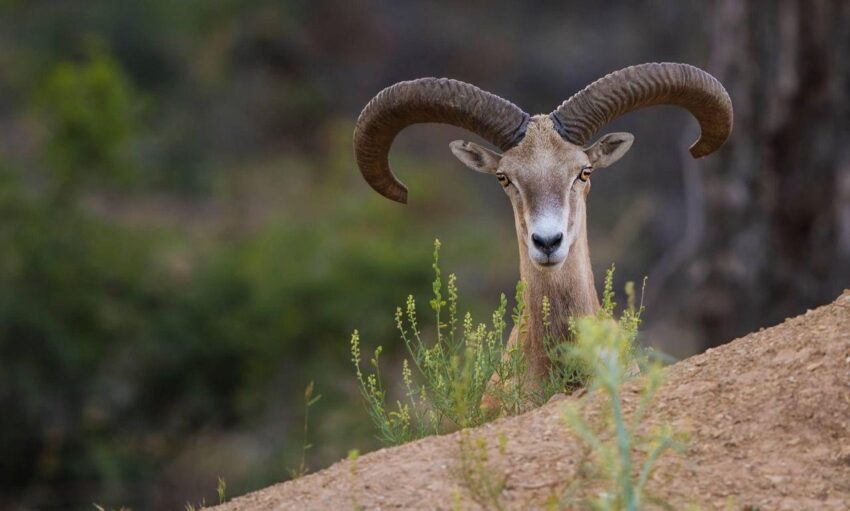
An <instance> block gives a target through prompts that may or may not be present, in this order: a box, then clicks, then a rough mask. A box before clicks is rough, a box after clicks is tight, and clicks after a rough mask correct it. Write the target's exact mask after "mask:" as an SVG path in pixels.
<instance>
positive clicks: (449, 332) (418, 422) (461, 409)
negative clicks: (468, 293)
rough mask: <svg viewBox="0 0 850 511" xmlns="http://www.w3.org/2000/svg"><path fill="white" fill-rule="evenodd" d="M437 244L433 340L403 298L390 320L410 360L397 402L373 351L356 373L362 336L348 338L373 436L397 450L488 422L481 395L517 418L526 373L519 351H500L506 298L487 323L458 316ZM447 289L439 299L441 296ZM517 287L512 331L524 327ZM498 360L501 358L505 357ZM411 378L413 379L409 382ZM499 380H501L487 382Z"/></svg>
mask: <svg viewBox="0 0 850 511" xmlns="http://www.w3.org/2000/svg"><path fill="white" fill-rule="evenodd" d="M439 251H440V242H439V240H437V241H435V243H434V263H433V269H434V274H435V277H434V282H433V285H432V292H433V297H432V299H431V300H430V302H429V303H430V306H431V310H432V311H433V312H434V318H435V324H434V332H435V337H436V338H435V339H434V340H433V342H430V343H428V342H426V341H425V340H424V339H423V334H422V331H421V329H420V326H419V320H418V314H417V308H416V301H415V300H414V299H413V296H412V295H411V296H408V298H407V302H406V304H405V308H404V309H403V310H402V308H401V307H399V308H397V309H396V313H395V321H396V327H397V328H398V331H399V334H400V336H401V339H402V341H403V343H404V345H405V347H406V348H407V352H408V358H406V359H405V360H404V361H403V363H402V370H401V372H402V384H403V394H404V396H403V399H396V400H395V401H394V402H393V400H392V399H391V398H390V396H389V395H388V391H389V389H388V388H387V387H386V384H385V382H384V381H383V379H382V378H381V367H380V356H381V353H382V347H381V346H378V347H377V348H376V349H375V351H374V352H373V355H372V357H371V358H370V359H369V365H370V366H371V369H370V370H369V372H368V373H366V374H364V372H363V370H362V369H361V352H360V335H359V333H358V332H357V331H356V330H355V331H354V333H353V334H352V336H351V355H352V362H353V363H354V366H355V374H356V377H357V382H358V386H359V388H360V393H361V394H362V396H363V398H364V399H365V401H366V405H367V410H368V412H369V415H370V417H371V419H372V422H373V423H374V425H375V427H376V429H377V431H378V437H379V438H380V439H381V440H382V441H383V442H384V443H385V444H389V445H397V444H401V443H404V442H408V441H410V440H414V439H416V438H421V437H423V436H427V435H430V434H437V433H441V432H446V431H451V430H453V429H457V428H467V427H472V426H478V425H481V424H483V423H484V422H486V421H487V419H488V417H487V416H486V414H485V412H484V411H483V410H482V409H481V407H480V404H481V399H482V397H483V396H484V394H485V392H488V393H492V394H493V395H494V396H496V398H497V399H498V400H499V402H500V405H502V408H503V409H506V410H509V411H512V412H514V413H516V412H519V411H520V409H521V405H520V403H522V402H523V401H524V399H523V397H524V396H523V395H522V394H521V393H522V388H523V386H522V385H519V384H517V382H521V381H522V379H523V377H524V373H525V362H524V357H523V355H522V350H520V349H518V348H517V349H514V350H510V351H508V352H506V347H505V344H506V339H505V335H504V334H505V328H506V326H507V323H506V321H505V319H504V316H505V313H506V310H507V299H506V297H505V296H504V295H502V296H501V298H500V300H499V306H498V308H497V309H496V311H495V312H494V313H493V315H492V317H491V321H490V324H489V325H488V324H485V323H478V324H475V323H474V321H473V319H472V316H471V314H469V313H467V314H466V315H464V317H463V320H461V319H460V317H459V314H458V289H457V279H456V277H455V276H454V275H449V276H448V279H447V281H446V283H445V284H444V283H443V279H442V276H441V271H440V267H439ZM444 285H445V294H444ZM523 286H524V285H523V284H522V283H520V284H519V285H518V286H517V291H516V296H517V306H516V307H515V309H514V313H513V320H514V325H516V326H517V327H518V328H520V329H522V322H523V321H524V317H525V305H524V303H523V289H524V287H523ZM503 355H504V356H503ZM414 373H415V376H416V377H415V378H414ZM493 374H497V375H498V377H499V382H501V383H498V384H496V385H493V384H490V383H489V382H490V378H491V376H492V375H493Z"/></svg>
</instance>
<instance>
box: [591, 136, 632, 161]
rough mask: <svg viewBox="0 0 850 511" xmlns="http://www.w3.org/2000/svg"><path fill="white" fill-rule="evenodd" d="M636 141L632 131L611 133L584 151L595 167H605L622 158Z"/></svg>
mask: <svg viewBox="0 0 850 511" xmlns="http://www.w3.org/2000/svg"><path fill="white" fill-rule="evenodd" d="M634 141H635V136H634V135H632V134H631V133H609V134H607V135H605V136H604V137H602V138H600V139H599V140H597V141H596V143H595V144H593V145H592V146H590V147H587V148H585V149H584V152H585V154H587V158H588V159H589V160H590V164H591V165H592V166H593V168H594V169H604V168H605V167H608V166H610V165H613V164H614V163H615V162H616V161H617V160H619V159H620V158H622V157H623V155H624V154H626V153H627V152H628V150H629V148H630V147H632V142H634Z"/></svg>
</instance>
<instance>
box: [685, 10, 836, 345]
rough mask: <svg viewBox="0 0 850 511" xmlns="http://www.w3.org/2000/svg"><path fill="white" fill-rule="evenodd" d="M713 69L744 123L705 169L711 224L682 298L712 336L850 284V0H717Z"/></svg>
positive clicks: (732, 333)
mask: <svg viewBox="0 0 850 511" xmlns="http://www.w3.org/2000/svg"><path fill="white" fill-rule="evenodd" d="M713 19H714V26H713V28H712V31H711V33H710V34H709V44H710V47H709V50H710V55H711V59H710V62H709V66H708V67H709V71H710V72H712V73H713V74H714V75H715V76H717V77H718V78H719V79H720V81H721V82H723V83H724V84H725V85H726V87H727V88H728V90H729V92H730V95H731V96H732V102H733V105H734V108H735V126H734V130H733V133H732V136H731V139H730V140H729V142H728V143H727V146H726V147H725V148H724V149H722V150H721V152H720V153H718V155H717V156H716V157H713V158H709V159H707V160H706V161H705V162H704V163H703V166H704V169H703V174H702V178H703V183H704V184H703V189H704V190H705V192H704V193H705V197H704V201H705V230H704V232H703V237H702V239H701V243H700V244H699V247H700V248H699V249H698V250H697V254H696V257H695V258H694V259H693V263H692V265H691V267H690V271H689V272H688V278H689V279H690V284H689V285H688V286H684V287H682V288H680V292H683V293H689V295H690V296H689V297H688V298H689V299H687V300H683V301H681V303H683V304H684V305H685V307H686V308H687V309H688V310H687V311H686V312H687V313H689V315H690V316H691V317H693V318H694V319H696V320H697V321H698V322H699V323H700V324H701V325H702V327H703V330H704V332H705V340H706V342H705V345H704V348H707V347H710V346H712V345H715V344H720V343H723V342H726V341H729V340H731V339H732V338H734V337H736V336H739V335H742V334H744V333H746V332H748V331H750V330H752V329H754V328H757V327H759V326H766V325H770V324H774V323H777V322H779V321H781V320H782V319H784V318H785V317H788V316H791V315H794V314H797V313H798V312H800V311H802V310H805V309H806V308H811V307H814V306H815V305H819V304H823V303H828V302H829V301H830V300H833V299H834V298H835V297H836V296H837V295H838V294H839V292H840V291H841V290H842V289H843V288H844V287H848V286H850V111H848V105H850V101H849V100H848V98H850V67H848V66H850V57H848V56H850V2H846V1H844V0H832V1H830V0H815V1H813V0H784V1H778V2H743V1H741V0H718V1H717V2H716V3H715V4H714V18H713Z"/></svg>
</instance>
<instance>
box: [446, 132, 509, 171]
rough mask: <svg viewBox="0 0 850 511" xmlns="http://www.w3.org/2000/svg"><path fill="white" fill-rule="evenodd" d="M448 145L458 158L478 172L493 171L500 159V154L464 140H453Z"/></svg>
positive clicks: (497, 166)
mask: <svg viewBox="0 0 850 511" xmlns="http://www.w3.org/2000/svg"><path fill="white" fill-rule="evenodd" d="M449 147H450V148H451V150H452V153H454V155H455V156H457V159H458V160H460V161H461V162H462V163H463V164H464V165H466V166H467V167H469V168H471V169H472V170H475V171H478V172H485V173H487V174H493V173H495V172H496V169H498V168H499V161H500V160H501V159H502V155H501V154H498V153H495V152H493V151H491V150H489V149H487V148H485V147H481V146H480V145H478V144H474V143H472V142H467V141H465V140H455V141H454V142H452V143H450V144H449Z"/></svg>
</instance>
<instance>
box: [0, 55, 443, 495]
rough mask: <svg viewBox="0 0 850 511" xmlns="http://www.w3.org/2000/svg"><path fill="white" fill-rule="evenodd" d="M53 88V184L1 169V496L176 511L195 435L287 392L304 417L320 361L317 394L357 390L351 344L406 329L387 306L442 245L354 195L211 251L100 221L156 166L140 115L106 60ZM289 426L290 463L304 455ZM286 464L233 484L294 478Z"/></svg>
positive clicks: (48, 85) (47, 93) (290, 211)
mask: <svg viewBox="0 0 850 511" xmlns="http://www.w3.org/2000/svg"><path fill="white" fill-rule="evenodd" d="M47 76H48V77H47V79H46V81H45V84H44V87H43V88H41V89H40V90H38V91H37V92H36V93H35V94H34V95H33V104H34V105H35V108H34V111H36V112H37V115H38V118H39V119H40V120H41V121H43V123H44V126H45V127H46V135H45V139H44V146H43V147H44V153H43V154H44V155H45V164H46V173H45V174H44V175H42V177H41V179H42V181H41V182H42V183H43V184H44V185H45V186H35V187H31V186H27V184H26V182H25V181H24V180H23V179H22V177H21V173H20V172H18V171H16V170H14V169H13V168H11V166H10V165H8V164H7V165H4V166H3V167H2V169H1V170H0V246H2V251H3V257H2V258H0V407H2V409H3V410H4V417H5V418H4V420H3V421H0V438H2V440H3V450H4V456H3V457H2V458H0V492H2V494H3V498H0V502H4V501H6V500H8V501H10V502H16V501H17V502H19V503H22V505H25V506H34V507H60V508H74V507H79V506H83V507H86V506H85V504H86V503H87V502H91V501H94V500H96V501H98V502H100V503H109V504H111V505H116V506H119V505H129V506H131V507H135V508H148V507H157V506H159V505H160V504H161V502H162V501H157V500H155V499H156V498H157V497H156V495H157V490H156V485H157V484H162V482H161V480H160V478H161V477H162V472H163V470H165V468H166V467H167V466H168V465H169V464H170V463H172V462H173V460H174V459H175V458H177V457H178V456H179V455H180V453H181V452H182V451H183V450H184V449H185V448H186V446H187V445H188V442H187V440H188V439H189V438H191V435H192V434H193V432H199V431H206V432H209V431H227V430H232V429H239V428H244V427H246V425H247V427H250V425H251V424H254V423H256V422H257V421H259V420H260V419H261V418H262V416H263V414H264V413H267V408H268V406H269V398H270V395H271V394H273V393H275V392H280V391H281V390H282V391H283V395H282V396H279V397H278V398H277V399H276V400H275V402H276V403H277V405H278V406H280V407H281V408H284V409H286V408H287V405H288V404H290V403H295V402H297V397H298V392H297V391H293V392H290V389H294V388H297V387H300V386H301V382H302V381H304V380H306V379H308V378H311V377H312V375H311V374H308V367H310V364H309V361H311V360H319V359H326V360H327V362H323V365H324V367H323V371H322V372H320V373H318V374H316V375H315V378H316V380H317V385H318V386H319V387H320V388H321V387H322V386H327V387H331V388H332V389H333V390H334V391H335V392H336V394H337V396H340V392H341V389H339V388H334V385H335V381H334V378H333V367H334V365H335V364H336V362H334V355H333V354H334V352H335V351H336V350H337V349H338V348H342V350H341V353H344V349H345V339H344V332H346V331H347V330H349V329H350V328H351V326H352V325H354V324H358V325H361V327H365V328H366V329H367V330H369V331H371V332H374V333H375V335H376V336H377V337H378V338H382V334H381V332H382V331H384V332H388V331H389V330H391V328H392V325H391V324H389V323H387V324H383V323H384V322H382V321H378V320H377V319H375V320H371V319H370V318H371V317H373V314H372V312H373V311H374V310H389V309H390V308H391V307H392V306H393V305H394V304H395V303H396V301H397V300H398V298H399V296H400V293H399V292H398V290H399V289H400V288H402V289H404V288H413V287H417V284H418V283H419V282H425V281H426V280H427V258H428V254H427V245H426V246H422V247H418V246H417V245H416V244H415V243H414V242H413V240H414V239H415V237H414V236H413V235H411V234H408V231H407V230H405V229H404V228H403V222H402V221H401V220H399V219H395V220H394V219H393V217H392V216H387V214H386V206H385V205H379V206H378V207H371V208H370V207H363V206H362V205H361V204H359V201H357V200H356V199H350V200H346V199H345V198H342V199H340V198H339V197H340V195H341V192H340V190H339V185H338V184H328V185H320V186H314V187H313V188H312V195H311V196H310V198H309V199H310V200H307V201H304V200H296V199H293V202H292V203H291V205H290V206H289V207H286V208H284V209H283V211H282V212H280V213H278V214H276V215H272V216H269V217H268V218H269V219H268V220H267V221H264V222H263V223H262V225H260V226H258V227H256V228H254V229H252V230H250V232H245V231H242V230H240V231H238V232H235V233H234V232H232V231H231V230H228V228H227V226H224V227H222V228H221V229H222V230H221V231H220V232H218V233H215V234H214V235H213V236H212V238H210V239H205V240H204V241H202V242H198V245H195V242H194V241H192V240H186V239H183V238H181V237H180V236H179V235H178V234H177V233H175V232H174V231H173V229H168V228H164V227H156V226H154V227H151V226H134V225H127V224H126V223H124V222H122V221H120V220H118V219H116V218H111V217H110V216H109V215H103V214H100V213H97V212H94V211H91V210H90V209H89V208H87V207H86V206H85V199H86V197H88V196H89V195H90V193H91V190H97V189H99V188H103V187H104V186H106V187H107V188H108V187H109V186H114V185H115V183H124V184H126V181H124V180H125V179H126V178H127V177H128V176H132V173H133V172H135V169H136V168H138V164H139V162H138V160H137V159H135V158H136V157H135V156H134V154H133V152H132V150H131V149H132V147H131V145H130V143H129V142H131V140H132V135H133V133H134V131H135V130H137V129H139V127H138V126H137V122H138V121H137V119H138V118H137V112H138V107H139V102H140V101H139V99H138V96H137V95H136V93H135V92H134V91H133V89H132V87H131V86H130V85H129V81H128V79H127V77H126V76H125V75H124V74H123V73H122V71H121V69H120V67H119V66H118V65H117V63H116V62H115V61H114V60H113V59H112V58H110V57H109V56H108V55H107V54H105V53H104V52H103V51H102V50H97V51H94V52H92V53H89V54H88V55H87V56H86V57H85V58H84V59H83V60H81V61H79V62H71V61H66V62H61V63H59V64H57V65H56V66H55V68H54V69H52V70H51V71H50V72H49V73H48V75H47ZM349 130H350V126H348V125H346V126H345V131H346V135H347V132H348V131H349ZM330 149H331V153H334V152H335V151H344V153H345V156H342V155H337V154H328V155H327V158H326V159H325V160H324V161H320V162H319V163H318V164H321V165H324V166H326V167H328V168H330V169H331V171H333V167H334V165H333V161H334V160H336V161H337V162H340V161H344V160H345V159H346V158H347V153H348V151H349V150H350V149H349V147H348V144H347V143H346V144H345V145H344V146H339V147H336V146H331V147H330ZM297 167H298V165H294V164H293V165H292V169H293V173H292V174H291V175H290V177H292V178H293V179H297V178H298V176H297V175H296V174H298V172H299V171H298V169H297ZM305 168H306V171H305V172H310V171H312V170H313V169H312V168H311V166H310V165H309V164H307V165H305ZM345 170H346V171H347V170H349V169H347V168H346V169H345ZM302 177H303V176H302ZM328 205H333V207H332V208H330V209H329V208H328ZM175 254H176V255H175ZM175 259H176V260H177V263H175ZM418 287H422V286H418ZM352 291H355V292H352ZM320 355H323V357H320ZM305 361H306V362H308V363H307V364H305ZM344 362H345V358H344V355H343V356H342V357H339V363H340V365H342V364H344ZM343 395H344V394H343ZM339 399H341V398H340V397H337V400H339ZM281 428H282V429H281V430H280V431H279V435H278V436H279V438H278V439H277V440H276V445H277V447H276V449H278V450H279V449H280V448H281V447H280V445H281V442H283V455H284V457H285V456H288V453H289V452H291V451H294V449H295V448H296V447H297V446H296V445H292V446H290V447H287V444H286V440H287V439H288V438H290V435H292V436H293V437H294V431H288V430H287V426H286V424H281ZM346 447H350V446H346ZM341 452H343V451H341ZM287 461H288V460H286V459H284V458H279V459H277V460H275V462H274V465H273V466H269V467H266V468H265V471H264V472H261V473H265V474H266V475H265V476H262V477H261V479H260V480H259V481H257V480H253V481H248V482H246V481H244V480H241V481H236V482H235V484H234V486H235V487H236V488H237V489H238V488H243V491H244V489H245V487H246V486H245V485H246V484H247V485H248V486H247V487H248V488H250V487H252V486H255V485H257V484H267V483H269V482H271V481H274V480H279V479H280V478H282V477H285V472H284V470H285V468H286V466H287V464H286V462H287ZM255 472H256V470H255ZM242 475H243V476H244V474H242ZM141 482H144V483H145V484H146V485H148V486H149V487H148V488H138V487H137V486H136V485H137V484H139V483H141ZM214 486H215V485H214V484H211V485H210V487H209V489H208V492H209V491H212V490H213V489H214ZM4 499H5V500H4ZM16 499H18V500H16ZM165 502H168V500H166V501H165Z"/></svg>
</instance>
